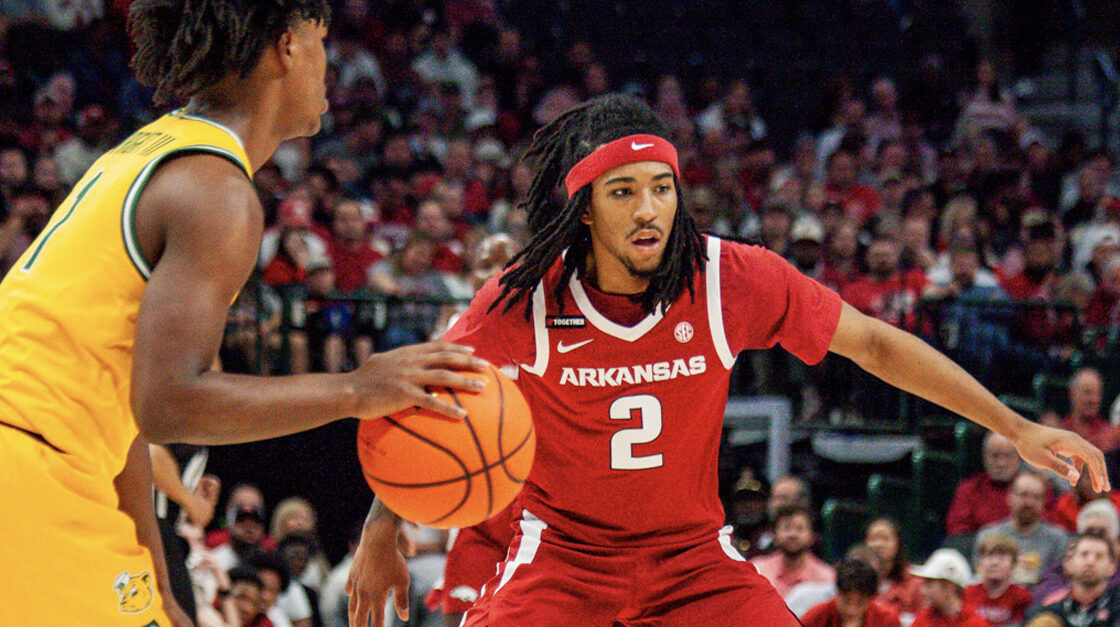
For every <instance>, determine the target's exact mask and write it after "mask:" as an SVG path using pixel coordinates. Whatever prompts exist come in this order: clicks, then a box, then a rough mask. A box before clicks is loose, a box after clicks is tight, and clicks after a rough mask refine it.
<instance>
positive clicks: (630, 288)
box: [582, 252, 649, 296]
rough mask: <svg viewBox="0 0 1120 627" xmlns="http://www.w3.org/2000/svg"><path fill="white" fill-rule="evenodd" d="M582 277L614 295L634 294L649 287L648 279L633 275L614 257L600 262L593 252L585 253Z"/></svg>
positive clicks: (592, 285)
mask: <svg viewBox="0 0 1120 627" xmlns="http://www.w3.org/2000/svg"><path fill="white" fill-rule="evenodd" d="M582 278H583V280H584V281H586V282H587V284H588V285H590V286H591V287H594V288H595V289H597V290H599V291H600V292H602V293H604V294H613V295H616V296H636V295H639V294H641V293H643V292H645V291H646V288H648V287H649V279H647V278H644V277H638V276H634V275H633V274H631V273H630V271H629V270H627V269H626V266H624V265H622V263H620V262H619V261H617V260H615V259H609V260H607V261H606V262H605V263H600V262H599V260H598V259H596V256H595V253H593V252H592V253H589V254H588V255H587V265H586V271H585V272H584V274H583V276H582Z"/></svg>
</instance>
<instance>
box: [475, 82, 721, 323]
mask: <svg viewBox="0 0 1120 627" xmlns="http://www.w3.org/2000/svg"><path fill="white" fill-rule="evenodd" d="M636 134H649V135H657V136H658V137H663V138H667V137H669V129H668V128H667V127H666V126H665V123H664V122H662V121H661V120H660V119H659V118H658V117H657V114H655V113H654V112H653V110H651V109H650V108H649V107H648V106H647V105H646V104H645V103H643V102H641V101H640V100H636V99H634V98H631V97H628V96H617V95H609V96H601V97H599V98H595V99H592V100H589V101H587V102H585V103H583V104H581V105H579V106H576V107H574V108H572V109H569V110H568V111H566V112H565V113H564V114H562V115H561V116H560V117H558V118H556V119H555V120H553V121H552V122H550V123H549V124H547V125H546V126H544V127H542V128H541V129H540V130H538V131H537V132H536V134H534V135H533V141H532V143H531V144H530V146H529V148H528V150H527V151H526V153H525V157H524V159H525V161H527V162H529V163H530V164H531V165H533V166H534V167H535V168H536V174H534V176H533V182H532V185H531V186H530V188H529V193H528V194H527V195H526V199H525V201H524V202H522V203H521V205H520V206H521V207H524V208H525V209H526V211H527V213H528V223H529V231H530V232H531V233H532V237H531V239H530V240H529V243H528V244H526V246H525V248H523V249H522V250H521V252H519V253H518V254H517V255H516V256H514V258H513V259H512V260H510V262H509V264H507V267H509V271H508V272H506V273H505V274H504V275H502V278H501V280H500V281H501V286H502V291H501V293H499V295H498V297H497V298H496V299H495V300H494V302H493V303H491V304H490V308H489V310H490V311H492V310H494V309H495V308H496V307H497V306H498V305H499V303H501V302H502V301H503V300H505V306H504V307H503V309H502V311H503V312H507V311H509V310H510V309H512V308H513V307H514V306H515V305H516V304H517V303H519V302H521V301H525V317H526V319H528V318H529V317H530V316H531V315H532V304H531V299H530V298H529V296H530V295H531V294H532V293H533V291H534V290H535V289H536V287H537V285H538V284H539V283H540V281H541V278H542V277H544V275H545V273H546V272H548V269H549V268H550V267H551V266H552V264H553V262H554V261H555V260H556V257H557V256H559V255H560V254H561V253H562V252H563V251H564V250H565V249H567V251H568V252H567V254H566V255H565V256H564V271H563V274H562V275H561V277H560V281H559V282H558V283H557V284H556V289H555V292H554V293H555V295H556V298H557V301H559V302H561V303H562V302H563V301H562V300H561V299H560V296H561V294H562V293H563V291H564V288H565V287H566V286H567V285H568V282H569V280H570V279H571V277H572V274H573V273H575V272H576V271H577V270H579V271H580V272H581V273H583V272H584V271H585V270H586V268H585V265H586V263H587V256H588V253H589V252H590V250H591V234H590V231H589V229H588V227H587V225H586V224H583V222H582V221H581V220H580V217H581V216H582V215H583V214H584V212H585V211H586V210H587V209H588V207H589V206H590V203H591V184H587V185H584V186H583V187H581V188H580V189H579V190H578V191H576V193H575V194H573V195H572V197H571V198H569V199H568V201H567V203H565V205H564V207H563V208H561V209H560V210H559V211H557V210H556V207H555V204H554V203H553V202H551V199H552V197H553V195H554V193H555V192H556V189H557V187H558V186H559V185H560V184H561V183H562V182H563V181H564V177H565V176H566V175H567V174H568V171H569V170H571V169H572V167H573V166H574V165H575V164H576V163H578V162H579V161H580V160H581V159H583V158H584V157H586V156H587V155H589V154H591V152H592V151H594V150H595V149H596V148H598V147H599V146H601V145H603V144H607V143H610V142H612V141H614V140H616V139H619V138H620V137H626V136H627V135H636ZM673 182H674V186H675V188H676V190H677V212H676V215H675V216H674V217H673V226H672V231H671V232H670V234H669V239H668V241H667V242H666V246H665V256H664V257H663V258H662V260H661V264H660V265H659V266H658V267H657V269H656V270H655V271H654V273H653V274H652V275H651V277H650V282H649V286H648V287H647V288H646V290H645V291H644V292H643V293H642V294H641V296H640V297H639V299H638V301H639V302H640V303H641V305H642V308H643V309H644V310H645V311H646V312H647V313H652V312H653V311H654V310H655V309H656V308H657V307H660V308H661V309H662V311H664V310H665V309H666V308H668V306H669V305H670V304H671V303H672V302H673V301H674V300H676V299H677V297H678V296H680V294H681V293H682V292H683V291H684V289H685V288H687V289H688V291H689V295H690V296H692V297H695V292H694V288H693V284H692V279H693V277H694V276H695V275H696V273H697V272H700V271H702V268H703V261H704V260H705V259H706V258H707V255H706V254H705V253H704V247H703V241H702V239H701V236H700V231H699V230H698V229H697V228H696V224H695V223H694V222H693V220H692V216H691V215H689V213H688V211H687V209H686V207H685V199H684V194H683V193H682V191H681V187H680V181H678V180H676V178H675V177H674V181H673ZM562 306H563V305H561V307H562Z"/></svg>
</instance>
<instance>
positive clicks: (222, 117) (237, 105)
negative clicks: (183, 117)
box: [184, 89, 284, 172]
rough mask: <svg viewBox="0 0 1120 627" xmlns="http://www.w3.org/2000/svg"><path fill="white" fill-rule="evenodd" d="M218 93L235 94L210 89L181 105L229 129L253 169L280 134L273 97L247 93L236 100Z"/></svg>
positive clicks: (275, 144)
mask: <svg viewBox="0 0 1120 627" xmlns="http://www.w3.org/2000/svg"><path fill="white" fill-rule="evenodd" d="M221 93H227V94H228V93H236V92H231V90H229V89H222V90H220V91H219V90H217V89H215V90H212V91H211V92H209V93H207V94H205V95H202V94H200V95H199V96H196V97H194V98H192V99H191V101H190V102H189V103H187V105H186V106H185V107H184V111H186V112H187V113H189V114H190V115H195V116H198V117H201V118H206V119H208V120H211V121H213V122H216V123H218V124H221V125H222V126H224V127H226V128H227V129H229V130H230V131H231V132H233V134H234V135H236V136H237V138H238V139H239V140H240V141H241V145H242V146H243V147H244V148H245V154H246V155H247V156H248V157H249V166H250V167H251V168H252V170H253V171H254V172H256V171H257V169H258V168H260V167H261V166H262V165H264V163H265V162H266V161H268V160H269V159H270V158H271V157H272V153H274V152H276V148H277V147H278V146H280V142H282V141H283V140H284V137H283V136H282V135H281V134H280V133H277V132H276V131H275V130H274V129H275V128H276V127H277V125H278V124H277V120H278V117H279V113H280V112H279V111H278V110H277V108H276V107H275V106H271V105H270V104H269V102H275V99H271V100H270V99H268V98H262V97H259V96H257V97H254V96H248V97H243V98H238V99H236V100H235V99H233V98H229V97H224V98H223V97H221V96H220V95H219V94H221Z"/></svg>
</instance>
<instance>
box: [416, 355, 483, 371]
mask: <svg viewBox="0 0 1120 627" xmlns="http://www.w3.org/2000/svg"><path fill="white" fill-rule="evenodd" d="M420 363H422V364H423V365H424V367H426V368H445V369H447V370H474V371H475V372H484V371H485V370H486V369H487V368H488V367H489V366H490V364H488V363H487V362H486V360H485V359H482V358H481V357H474V356H472V355H470V354H467V353H459V352H455V351H442V350H441V351H433V352H430V353H425V354H424V355H422V356H420Z"/></svg>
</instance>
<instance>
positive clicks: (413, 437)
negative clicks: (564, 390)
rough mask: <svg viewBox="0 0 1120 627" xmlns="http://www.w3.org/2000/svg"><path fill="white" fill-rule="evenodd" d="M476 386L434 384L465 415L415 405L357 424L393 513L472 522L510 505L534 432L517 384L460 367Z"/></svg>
mask: <svg viewBox="0 0 1120 627" xmlns="http://www.w3.org/2000/svg"><path fill="white" fill-rule="evenodd" d="M461 374H463V375H464V376H468V377H471V378H475V379H479V380H484V381H485V382H486V386H485V387H484V388H483V389H482V391H480V392H464V391H461V390H451V389H448V388H431V392H432V393H434V394H435V395H436V396H437V397H438V398H439V399H440V400H441V401H444V402H448V403H451V404H453V405H456V406H458V407H462V408H463V409H465V410H466V412H467V414H466V417H464V418H463V419H462V420H456V419H452V418H448V417H447V416H444V415H441V414H438V413H436V412H434V411H431V410H429V409H421V408H419V407H414V408H411V409H406V410H403V411H400V412H397V413H395V414H392V415H390V416H387V417H385V418H383V419H381V420H366V421H363V422H362V423H361V425H360V426H359V427H358V459H359V460H360V461H361V464H362V472H363V474H364V475H365V478H366V481H367V482H368V483H369V485H370V488H372V489H373V491H374V492H375V493H376V494H377V496H378V498H380V499H381V501H382V502H383V503H384V504H385V505H386V506H387V507H388V508H389V509H391V510H393V511H394V512H395V513H396V514H397V515H399V516H401V517H402V518H405V519H406V520H410V521H413V522H416V523H420V524H422V525H425V526H428V527H436V528H441V529H446V528H451V527H469V526H472V525H475V524H478V523H480V522H482V521H483V520H486V519H487V518H489V517H490V516H492V515H494V514H496V513H497V512H498V511H500V510H501V509H503V508H504V507H505V506H506V505H508V504H509V503H510V502H511V501H512V500H513V499H514V497H516V496H517V493H518V492H520V491H521V486H522V484H523V483H524V482H525V478H526V477H528V475H529V469H530V468H531V467H532V464H533V454H534V452H535V449H536V434H535V432H534V430H533V421H532V418H531V416H530V414H529V406H528V404H527V403H526V402H525V398H524V397H523V396H522V395H521V391H520V390H518V389H517V386H516V385H515V384H514V383H513V381H511V380H510V379H509V378H508V377H506V376H505V375H503V374H502V373H501V372H499V371H498V369H496V368H494V367H493V366H489V367H488V368H487V369H486V370H485V371H484V372H481V373H474V372H463V373H461Z"/></svg>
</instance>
